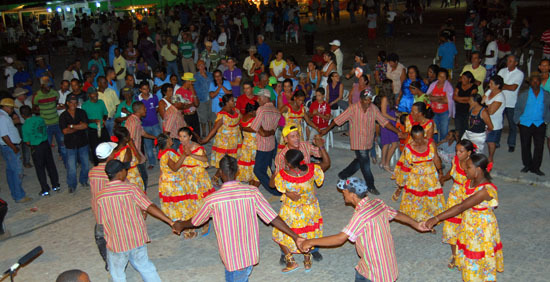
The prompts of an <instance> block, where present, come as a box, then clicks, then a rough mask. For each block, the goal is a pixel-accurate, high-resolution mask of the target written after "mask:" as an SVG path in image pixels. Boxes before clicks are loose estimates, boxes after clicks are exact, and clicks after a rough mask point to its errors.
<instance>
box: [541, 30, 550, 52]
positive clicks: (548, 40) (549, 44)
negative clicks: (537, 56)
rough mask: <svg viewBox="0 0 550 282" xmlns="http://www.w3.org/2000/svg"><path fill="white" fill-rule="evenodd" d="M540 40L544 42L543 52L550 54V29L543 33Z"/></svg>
mask: <svg viewBox="0 0 550 282" xmlns="http://www.w3.org/2000/svg"><path fill="white" fill-rule="evenodd" d="M540 41H542V42H544V47H542V53H544V54H546V55H550V29H547V30H546V31H544V32H543V33H542V36H541V37H540Z"/></svg>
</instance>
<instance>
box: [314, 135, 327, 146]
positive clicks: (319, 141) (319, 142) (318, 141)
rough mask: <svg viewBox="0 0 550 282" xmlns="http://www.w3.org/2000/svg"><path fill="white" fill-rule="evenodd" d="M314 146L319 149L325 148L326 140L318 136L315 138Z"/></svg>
mask: <svg viewBox="0 0 550 282" xmlns="http://www.w3.org/2000/svg"><path fill="white" fill-rule="evenodd" d="M313 144H314V145H315V146H317V147H319V148H323V147H324V146H325V140H323V138H321V135H319V134H317V135H315V136H314V137H313Z"/></svg>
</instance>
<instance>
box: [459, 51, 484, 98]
mask: <svg viewBox="0 0 550 282" xmlns="http://www.w3.org/2000/svg"><path fill="white" fill-rule="evenodd" d="M470 62H471V63H470V64H468V65H465V66H464V68H462V72H461V73H460V75H462V74H464V73H465V72H467V71H469V72H470V73H472V75H473V76H474V79H475V81H474V84H475V85H477V94H479V95H481V96H483V81H484V80H485V74H486V73H487V70H486V69H485V67H484V66H482V65H481V53H479V51H474V52H472V56H471V58H470Z"/></svg>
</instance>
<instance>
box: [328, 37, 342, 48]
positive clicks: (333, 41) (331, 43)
mask: <svg viewBox="0 0 550 282" xmlns="http://www.w3.org/2000/svg"><path fill="white" fill-rule="evenodd" d="M328 45H334V46H338V47H340V40H338V39H334V40H332V42H330V43H329V44H328Z"/></svg>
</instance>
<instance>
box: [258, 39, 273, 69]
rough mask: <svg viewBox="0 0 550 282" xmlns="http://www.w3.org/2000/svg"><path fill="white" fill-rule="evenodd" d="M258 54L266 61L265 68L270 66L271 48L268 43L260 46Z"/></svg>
mask: <svg viewBox="0 0 550 282" xmlns="http://www.w3.org/2000/svg"><path fill="white" fill-rule="evenodd" d="M258 54H260V56H262V58H263V59H264V66H269V56H271V48H269V45H267V43H265V42H264V43H262V44H260V45H258Z"/></svg>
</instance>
